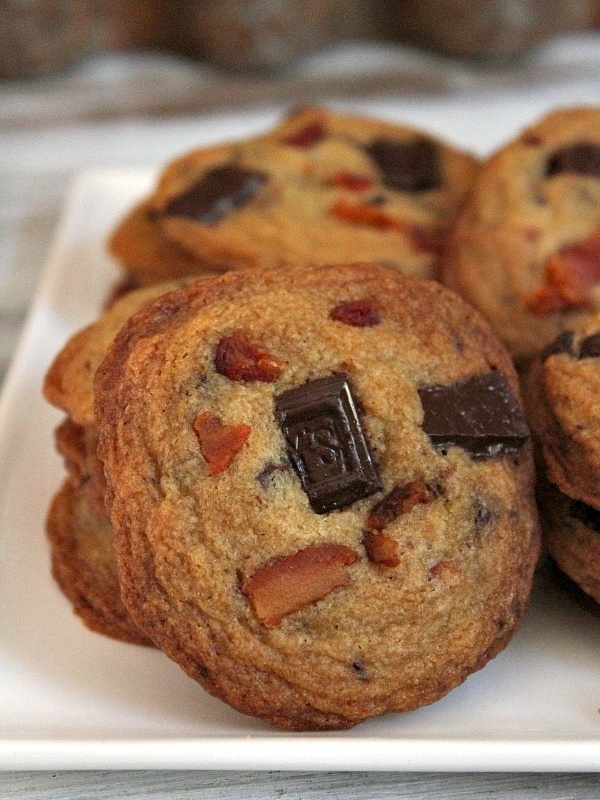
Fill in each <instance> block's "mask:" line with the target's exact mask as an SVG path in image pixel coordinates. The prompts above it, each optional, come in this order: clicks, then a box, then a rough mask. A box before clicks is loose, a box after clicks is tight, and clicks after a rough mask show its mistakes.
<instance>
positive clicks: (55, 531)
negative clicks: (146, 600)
mask: <svg viewBox="0 0 600 800" xmlns="http://www.w3.org/2000/svg"><path fill="white" fill-rule="evenodd" d="M46 532H47V535H48V540H49V542H50V550H51V559H52V575H53V576H54V579H55V580H56V582H57V583H58V585H59V586H60V588H61V591H62V592H63V594H64V595H65V596H66V597H67V598H68V599H69V600H70V601H71V603H72V604H73V610H74V611H75V613H76V614H77V615H78V616H79V617H80V618H81V619H82V620H83V622H84V623H85V624H86V625H87V627H88V628H90V629H91V630H93V631H96V632H97V633H102V634H104V635H105V636H110V637H112V638H113V639H119V640H121V641H124V642H130V643H131V644H145V645H150V644H152V642H151V641H150V639H148V637H147V636H146V635H145V634H144V633H143V632H142V631H141V630H140V629H139V628H138V627H137V625H136V624H135V623H134V622H133V620H132V619H131V617H130V616H129V613H128V612H127V611H126V610H125V607H124V606H123V603H122V602H121V594H120V591H119V584H118V581H117V565H116V561H115V554H114V548H113V532H112V528H111V525H110V523H109V522H108V520H107V519H106V518H105V517H98V516H97V515H96V514H95V513H94V508H93V506H92V505H91V503H90V498H89V495H88V493H87V492H86V491H85V489H84V488H81V487H77V486H75V485H74V484H73V483H72V482H71V481H65V483H64V485H63V487H62V489H61V490H60V491H59V492H58V493H57V494H56V496H55V497H54V499H53V500H52V503H51V505H50V510H49V512H48V517H47V520H46Z"/></svg>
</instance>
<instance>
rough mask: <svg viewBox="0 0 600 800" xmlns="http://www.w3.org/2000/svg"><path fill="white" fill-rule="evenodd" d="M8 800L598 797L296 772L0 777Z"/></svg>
mask: <svg viewBox="0 0 600 800" xmlns="http://www.w3.org/2000/svg"><path fill="white" fill-rule="evenodd" d="M0 797H2V798H11V800H21V798H22V800H48V798H52V800H75V798H76V799H77V800H116V798H125V797H126V798H128V800H142V798H144V799H145V798H170V799H171V800H192V798H193V799H194V800H197V799H198V798H202V800H225V798H227V800H230V798H240V800H350V799H351V798H357V800H459V798H460V800H486V798H490V799H491V798H493V800H524V798H527V800H575V798H576V800H598V797H600V779H599V778H598V776H594V775H537V774H536V775H529V774H527V775H518V776H515V775H502V774H501V775H498V774H479V775H472V774H464V775H447V774H443V773H440V774H435V775H431V774H429V775H424V774H410V775H397V774H395V773H384V774H370V773H315V772H309V773H303V772H292V773H284V772H263V773H261V772H137V773H130V772H75V773H68V772H67V773H65V772H51V773H30V772H23V773H5V774H4V775H1V774H0Z"/></svg>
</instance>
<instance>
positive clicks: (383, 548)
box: [363, 531, 400, 567]
mask: <svg viewBox="0 0 600 800" xmlns="http://www.w3.org/2000/svg"><path fill="white" fill-rule="evenodd" d="M363 544H364V546H365V550H366V551H367V556H368V558H369V561H372V562H373V563H374V564H382V565H383V566H384V567H397V566H398V564H399V563H400V559H399V558H398V544H397V542H396V541H395V540H394V539H392V537H391V536H388V535H387V533H376V532H375V531H365V532H364V536H363Z"/></svg>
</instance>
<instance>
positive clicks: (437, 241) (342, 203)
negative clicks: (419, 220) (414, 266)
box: [329, 197, 443, 253]
mask: <svg viewBox="0 0 600 800" xmlns="http://www.w3.org/2000/svg"><path fill="white" fill-rule="evenodd" d="M329 213H330V214H331V215H332V216H333V217H337V219H340V220H343V221H344V222H349V223H350V224H351V225H367V226H368V227H370V228H377V229H378V230H382V231H385V230H389V231H395V232H396V233H401V234H403V235H404V236H406V237H408V239H409V240H410V242H411V244H412V245H413V246H414V248H415V250H422V251H426V252H432V253H437V252H439V251H440V250H441V248H442V246H443V235H442V233H441V232H439V231H425V230H424V229H423V228H421V227H419V226H418V225H414V224H411V223H408V222H403V221H402V220H399V219H395V218H394V217H391V216H390V215H389V214H388V213H387V212H386V211H383V210H382V209H381V208H377V206H372V205H367V204H366V203H350V202H348V200H345V199H344V198H343V197H340V198H338V199H337V200H336V201H335V202H334V203H333V205H332V206H331V208H330V209H329Z"/></svg>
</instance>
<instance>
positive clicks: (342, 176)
mask: <svg viewBox="0 0 600 800" xmlns="http://www.w3.org/2000/svg"><path fill="white" fill-rule="evenodd" d="M330 183H331V185H332V186H338V187H339V188H340V189H348V191H350V192H364V191H365V190H366V189H370V188H371V186H373V178H371V177H370V175H359V174H358V173H357V172H343V171H342V172H336V173H335V174H334V175H332V176H331V179H330Z"/></svg>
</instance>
